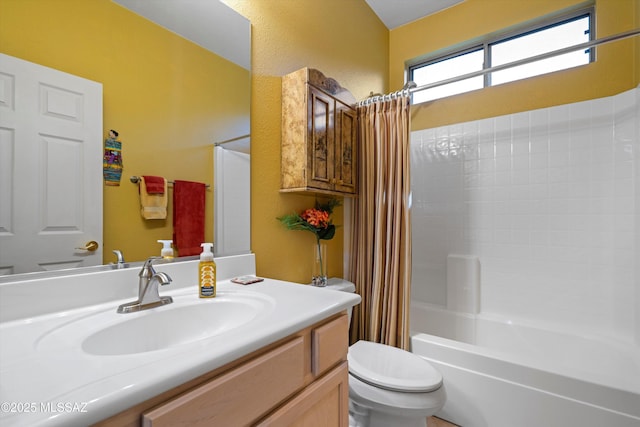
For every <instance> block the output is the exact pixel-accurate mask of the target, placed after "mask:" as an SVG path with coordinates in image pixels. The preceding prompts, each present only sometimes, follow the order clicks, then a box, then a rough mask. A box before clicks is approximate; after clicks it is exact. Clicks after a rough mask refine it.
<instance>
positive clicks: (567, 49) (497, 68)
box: [357, 28, 640, 106]
mask: <svg viewBox="0 0 640 427" xmlns="http://www.w3.org/2000/svg"><path fill="white" fill-rule="evenodd" d="M638 34H640V28H636V29H635V30H630V31H625V32H622V33H618V34H614V35H612V36H606V37H602V38H599V39H597V40H591V41H588V42H584V43H580V44H576V45H573V46H569V47H565V48H562V49H557V50H554V51H551V52H547V53H542V54H540V55H536V56H531V57H529V58H525V59H520V60H518V61H513V62H509V63H507V64H502V65H496V66H495V67H490V68H485V69H483V70H479V71H474V72H471V73H467V74H462V75H460V76H457V77H451V78H449V79H445V80H440V81H437V82H434V83H428V84H425V85H422V86H417V85H416V84H415V83H414V82H412V81H409V82H407V84H406V85H405V86H404V87H403V88H402V89H401V90H398V91H396V92H391V93H389V94H386V95H381V96H374V97H373V98H367V99H364V100H362V101H360V102H358V103H357V105H358V106H363V105H367V104H369V103H371V102H376V101H378V100H389V99H392V98H396V97H398V96H400V95H402V94H403V93H405V92H408V93H409V94H412V93H414V92H420V91H423V90H427V89H432V88H434V87H438V86H444V85H447V84H449V83H455V82H458V81H462V80H466V79H470V78H472V77H479V76H484V75H485V74H488V73H492V72H496V71H502V70H506V69H508V68H512V67H518V66H520V65H525V64H528V63H530V62H535V61H540V60H543V59H547V58H552V57H554V56H558V55H564V54H565V53H570V52H574V51H576V50H581V49H587V48H590V47H593V46H597V45H601V44H605V43H610V42H613V41H617V40H622V39H626V38H629V37H633V36H637V35H638Z"/></svg>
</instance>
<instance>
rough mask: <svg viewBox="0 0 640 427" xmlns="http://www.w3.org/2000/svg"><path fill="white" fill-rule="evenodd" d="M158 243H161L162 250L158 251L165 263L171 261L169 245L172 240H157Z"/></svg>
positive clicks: (171, 253) (171, 255) (171, 254)
mask: <svg viewBox="0 0 640 427" xmlns="http://www.w3.org/2000/svg"><path fill="white" fill-rule="evenodd" d="M158 243H162V250H161V251H160V256H161V257H162V258H163V259H164V260H165V261H173V248H171V244H172V243H173V240H158Z"/></svg>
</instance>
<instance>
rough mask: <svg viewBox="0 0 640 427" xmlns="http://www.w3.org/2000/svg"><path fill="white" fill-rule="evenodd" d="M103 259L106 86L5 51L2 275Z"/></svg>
mask: <svg viewBox="0 0 640 427" xmlns="http://www.w3.org/2000/svg"><path fill="white" fill-rule="evenodd" d="M89 241H95V242H97V243H98V248H97V250H95V251H88V250H82V249H77V248H82V247H84V246H85V244H86V243H87V242H89ZM97 264H102V84H100V83H96V82H93V81H90V80H86V79H83V78H80V77H77V76H73V75H71V74H67V73H63V72H61V71H58V70H54V69H51V68H47V67H43V66H41V65H38V64H34V63H31V62H27V61H23V60H21V59H18V58H14V57H11V56H7V55H4V54H0V275H3V274H11V273H25V272H32V271H42V270H57V269H62V268H71V267H81V266H89V265H97Z"/></svg>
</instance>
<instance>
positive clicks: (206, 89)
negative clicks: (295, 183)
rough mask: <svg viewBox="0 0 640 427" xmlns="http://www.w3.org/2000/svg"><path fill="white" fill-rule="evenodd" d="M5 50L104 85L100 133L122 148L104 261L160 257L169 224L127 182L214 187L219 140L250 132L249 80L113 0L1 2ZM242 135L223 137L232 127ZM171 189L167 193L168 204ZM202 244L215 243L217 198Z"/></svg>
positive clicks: (109, 190)
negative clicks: (144, 179)
mask: <svg viewBox="0 0 640 427" xmlns="http://www.w3.org/2000/svg"><path fill="white" fill-rule="evenodd" d="M0 51H2V52H3V53H6V54H8V55H12V56H16V57H19V58H22V59H25V60H28V61H31V62H35V63H38V64H42V65H45V66H48V67H51V68H55V69H58V70H62V71H65V72H68V73H71V74H75V75H78V76H81V77H84V78H87V79H90V80H94V81H97V82H100V83H102V84H103V91H104V131H105V136H106V132H107V131H108V130H109V129H112V128H113V129H116V130H117V131H118V132H119V133H120V140H121V141H122V143H123V156H124V172H123V175H122V182H121V186H119V187H105V188H104V250H105V252H104V259H105V262H112V261H114V260H115V257H114V256H113V254H112V253H111V251H112V250H113V249H120V250H122V251H123V252H124V255H125V258H126V259H127V260H128V261H133V260H141V259H144V258H146V257H148V256H151V255H159V253H160V248H161V246H160V245H159V244H158V243H156V240H158V239H171V238H172V230H173V227H172V210H171V205H172V203H171V202H170V203H169V217H168V218H167V219H166V220H154V221H145V220H143V219H142V218H141V216H140V209H139V199H138V194H137V191H138V188H137V185H134V184H131V183H130V182H129V177H130V176H131V175H161V176H165V177H167V178H168V179H170V180H173V179H183V180H192V181H200V182H206V183H208V184H213V182H212V180H213V160H212V156H213V148H212V143H213V141H215V140H220V139H226V138H231V137H234V136H238V135H240V134H242V133H246V128H248V120H249V118H248V113H249V112H248V104H249V96H250V89H249V84H248V81H249V79H250V74H249V72H248V71H247V70H244V69H243V68H241V67H238V66H236V65H234V64H232V63H230V62H228V61H226V60H224V59H222V58H220V57H219V56H217V55H214V54H212V53H210V52H208V51H206V50H204V49H202V48H200V47H198V46H196V45H195V44H193V43H191V42H188V41H187V40H185V39H183V38H180V37H178V36H176V35H175V34H173V33H171V32H169V31H167V30H164V29H162V28H161V27H159V26H157V25H155V24H152V23H151V22H149V21H147V20H145V19H143V18H141V17H140V16H138V15H136V14H134V13H131V12H130V11H128V10H127V9H124V8H122V7H120V6H118V5H117V4H115V3H112V2H111V1H110V0H91V1H87V0H0ZM229 123H233V124H234V126H236V127H239V128H242V127H244V129H240V130H238V132H241V133H238V134H220V131H221V129H224V128H228V124H229ZM171 195H172V191H171V190H169V197H171ZM206 203H207V204H206V230H205V236H206V237H205V238H206V239H207V240H213V191H211V189H210V190H209V191H208V192H207V199H206Z"/></svg>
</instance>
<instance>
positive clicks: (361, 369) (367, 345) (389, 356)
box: [347, 341, 442, 393]
mask: <svg viewBox="0 0 640 427" xmlns="http://www.w3.org/2000/svg"><path fill="white" fill-rule="evenodd" d="M347 360H348V361H349V373H350V374H351V375H353V376H354V377H356V378H358V379H359V380H360V381H363V382H365V383H367V384H370V385H373V386H375V387H379V388H382V389H385V390H391V391H397V392H411V393H428V392H432V391H434V390H437V389H439V388H440V387H441V386H442V374H440V372H438V371H437V370H436V369H435V368H434V367H433V366H431V365H430V364H429V362H427V361H426V360H424V359H422V358H421V357H419V356H416V355H415V354H413V353H409V352H408V351H405V350H402V349H399V348H395V347H391V346H388V345H384V344H378V343H374V342H370V341H358V342H356V343H355V344H353V345H352V346H350V347H349V352H348V354H347Z"/></svg>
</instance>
